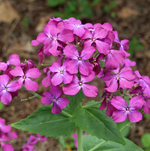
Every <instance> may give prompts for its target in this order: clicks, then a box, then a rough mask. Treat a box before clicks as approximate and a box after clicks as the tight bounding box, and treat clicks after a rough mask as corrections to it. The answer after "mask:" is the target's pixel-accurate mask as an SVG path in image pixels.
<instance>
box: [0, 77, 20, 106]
mask: <svg viewBox="0 0 150 151" xmlns="http://www.w3.org/2000/svg"><path fill="white" fill-rule="evenodd" d="M8 82H9V77H8V76H7V75H5V74H4V75H0V100H1V101H2V102H3V103H4V104H9V103H10V102H11V100H12V94H11V93H12V92H16V91H17V90H18V88H19V84H18V82H16V81H12V82H10V83H8Z"/></svg>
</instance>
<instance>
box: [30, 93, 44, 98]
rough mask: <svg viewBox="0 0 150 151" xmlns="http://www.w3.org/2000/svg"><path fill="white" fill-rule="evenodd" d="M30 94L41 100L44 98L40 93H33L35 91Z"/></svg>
mask: <svg viewBox="0 0 150 151" xmlns="http://www.w3.org/2000/svg"><path fill="white" fill-rule="evenodd" d="M29 92H30V93H32V94H33V95H34V96H35V97H38V98H39V99H41V98H42V96H41V95H39V94H38V93H36V92H33V91H29Z"/></svg>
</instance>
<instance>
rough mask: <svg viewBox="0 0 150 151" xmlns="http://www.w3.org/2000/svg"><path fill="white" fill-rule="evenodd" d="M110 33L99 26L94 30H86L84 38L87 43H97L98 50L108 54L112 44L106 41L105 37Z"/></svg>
mask: <svg viewBox="0 0 150 151" xmlns="http://www.w3.org/2000/svg"><path fill="white" fill-rule="evenodd" d="M107 34H108V31H107V30H106V29H104V28H102V27H97V28H96V29H94V31H93V32H90V31H89V30H86V32H85V34H84V36H83V37H82V39H86V40H85V45H89V44H90V45H92V44H95V46H96V48H97V50H98V51H99V52H100V53H102V54H105V55H106V54H108V53H109V51H110V50H109V49H110V45H109V44H108V43H107V42H105V41H104V40H103V39H104V38H106V36H107Z"/></svg>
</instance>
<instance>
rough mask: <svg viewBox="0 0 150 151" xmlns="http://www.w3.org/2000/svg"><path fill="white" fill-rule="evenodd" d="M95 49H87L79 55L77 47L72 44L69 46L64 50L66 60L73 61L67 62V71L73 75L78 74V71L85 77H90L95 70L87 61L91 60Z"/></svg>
mask: <svg viewBox="0 0 150 151" xmlns="http://www.w3.org/2000/svg"><path fill="white" fill-rule="evenodd" d="M94 51H95V49H94V47H92V46H89V47H85V48H84V49H83V50H82V51H81V55H80V54H79V52H78V50H77V49H76V47H75V46H74V45H72V44H70V45H67V46H66V47H65V49H64V53H65V55H66V58H69V59H71V60H70V61H68V62H67V67H66V68H67V71H68V72H69V73H71V74H76V73H78V69H79V71H80V72H81V74H83V75H86V76H87V75H89V74H90V73H91V71H92V69H93V65H92V64H91V63H90V62H89V61H87V60H88V59H90V57H91V56H92V54H93V53H94Z"/></svg>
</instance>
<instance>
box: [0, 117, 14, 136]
mask: <svg viewBox="0 0 150 151" xmlns="http://www.w3.org/2000/svg"><path fill="white" fill-rule="evenodd" d="M0 130H1V131H2V132H3V133H8V132H10V131H11V126H10V125H5V119H3V118H0Z"/></svg>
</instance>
